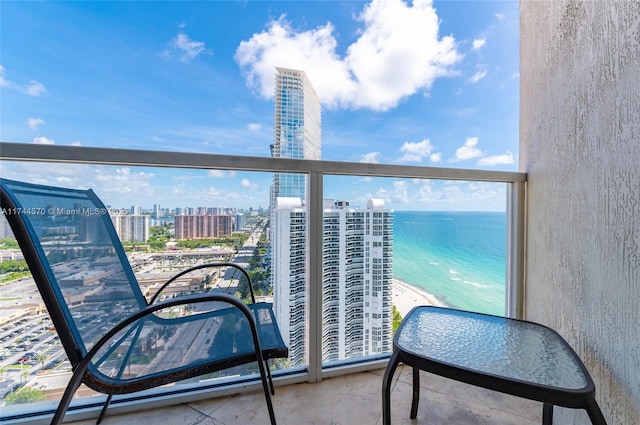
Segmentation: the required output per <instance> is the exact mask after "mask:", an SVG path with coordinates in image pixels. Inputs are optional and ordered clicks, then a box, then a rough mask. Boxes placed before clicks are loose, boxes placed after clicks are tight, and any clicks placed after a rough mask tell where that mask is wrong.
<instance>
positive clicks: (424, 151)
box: [399, 139, 438, 162]
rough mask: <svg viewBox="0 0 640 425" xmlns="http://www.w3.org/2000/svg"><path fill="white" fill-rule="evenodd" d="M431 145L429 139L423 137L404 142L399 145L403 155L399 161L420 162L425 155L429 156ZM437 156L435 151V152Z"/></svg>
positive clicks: (431, 149)
mask: <svg viewBox="0 0 640 425" xmlns="http://www.w3.org/2000/svg"><path fill="white" fill-rule="evenodd" d="M432 151H433V146H431V142H430V141H429V139H424V140H422V141H421V142H404V143H403V144H402V146H401V147H400V152H403V153H404V155H403V156H402V158H400V160H399V161H400V162H420V161H422V160H423V159H424V158H425V157H429V158H431V155H432ZM434 154H435V157H437V155H438V154H437V153H435V152H434Z"/></svg>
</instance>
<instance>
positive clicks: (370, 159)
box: [359, 152, 380, 164]
mask: <svg viewBox="0 0 640 425" xmlns="http://www.w3.org/2000/svg"><path fill="white" fill-rule="evenodd" d="M359 162H364V163H366V164H378V163H379V162H380V152H369V153H365V154H364V155H362V156H361V157H360V161H359Z"/></svg>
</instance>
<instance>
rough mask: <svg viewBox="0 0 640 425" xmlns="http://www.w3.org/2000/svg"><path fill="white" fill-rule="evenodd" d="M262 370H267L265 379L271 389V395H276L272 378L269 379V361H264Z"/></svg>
mask: <svg viewBox="0 0 640 425" xmlns="http://www.w3.org/2000/svg"><path fill="white" fill-rule="evenodd" d="M264 368H265V369H266V370H267V378H268V379H269V387H270V388H271V395H276V388H275V387H274V386H273V378H272V377H271V369H270V368H269V360H266V359H265V361H264Z"/></svg>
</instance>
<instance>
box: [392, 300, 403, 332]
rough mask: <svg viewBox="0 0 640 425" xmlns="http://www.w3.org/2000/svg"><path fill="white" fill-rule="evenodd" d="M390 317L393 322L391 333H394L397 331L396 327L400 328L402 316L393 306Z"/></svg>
mask: <svg viewBox="0 0 640 425" xmlns="http://www.w3.org/2000/svg"><path fill="white" fill-rule="evenodd" d="M391 317H392V320H393V324H392V329H393V333H396V329H398V326H400V322H402V315H401V314H400V312H399V311H398V309H397V308H396V306H395V305H394V306H393V310H392V311H391Z"/></svg>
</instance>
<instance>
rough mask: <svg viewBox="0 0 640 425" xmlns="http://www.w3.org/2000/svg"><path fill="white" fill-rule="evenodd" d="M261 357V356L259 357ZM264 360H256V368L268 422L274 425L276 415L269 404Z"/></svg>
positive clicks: (269, 392) (269, 397)
mask: <svg viewBox="0 0 640 425" xmlns="http://www.w3.org/2000/svg"><path fill="white" fill-rule="evenodd" d="M260 357H262V356H260ZM265 363H266V361H264V360H262V361H261V360H258V368H259V369H260V379H261V380H262V389H263V390H264V398H265V399H266V401H267V409H268V410H269V420H270V421H271V425H277V424H276V414H275V412H274V411H273V404H272V403H271V391H270V388H269V382H268V381H267V371H266V370H265V369H266V368H265Z"/></svg>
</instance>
